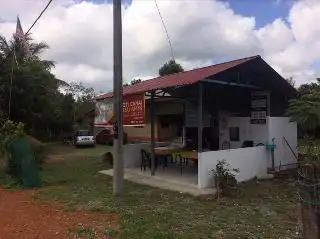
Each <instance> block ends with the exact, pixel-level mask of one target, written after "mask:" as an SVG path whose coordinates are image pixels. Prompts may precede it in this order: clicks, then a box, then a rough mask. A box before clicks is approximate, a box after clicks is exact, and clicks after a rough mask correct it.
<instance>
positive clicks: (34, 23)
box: [26, 0, 53, 34]
mask: <svg viewBox="0 0 320 239" xmlns="http://www.w3.org/2000/svg"><path fill="white" fill-rule="evenodd" d="M52 1H53V0H49V2H48V3H47V5H46V6H45V7H44V9H43V10H42V11H41V13H40V14H39V16H38V17H37V18H36V20H35V21H34V22H33V23H32V25H31V27H30V28H29V29H28V31H27V32H26V34H28V33H29V32H30V31H31V29H32V28H33V27H34V25H36V23H37V22H38V20H39V19H40V18H41V17H42V15H43V13H44V12H45V11H46V10H47V9H48V7H49V6H50V4H51V3H52Z"/></svg>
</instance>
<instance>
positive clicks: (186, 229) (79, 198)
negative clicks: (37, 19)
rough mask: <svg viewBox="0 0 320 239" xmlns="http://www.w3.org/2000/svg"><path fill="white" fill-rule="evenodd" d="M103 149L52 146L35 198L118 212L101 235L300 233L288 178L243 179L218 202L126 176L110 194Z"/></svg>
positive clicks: (132, 237)
mask: <svg viewBox="0 0 320 239" xmlns="http://www.w3.org/2000/svg"><path fill="white" fill-rule="evenodd" d="M106 150H107V149H106V148H101V147H97V148H95V149H73V148H72V147H71V146H70V147H62V148H56V149H55V150H53V152H55V153H56V155H60V156H61V155H63V157H64V160H57V161H56V162H52V163H49V164H46V165H45V166H44V171H43V177H44V178H45V180H46V181H47V183H48V184H49V185H50V186H48V187H45V188H43V189H42V190H41V191H40V198H41V199H42V200H59V201H61V202H63V203H65V205H66V208H67V209H69V210H73V209H79V208H80V209H85V210H93V211H105V212H117V213H119V214H120V231H119V232H116V231H114V229H110V228H106V229H105V232H106V235H109V234H111V235H109V236H114V235H117V236H118V238H130V239H135V238H136V239H144V238H147V239H150V238H155V239H157V238H159V239H160V238H165V239H170V238H184V239H188V238H191V239H194V238H300V237H301V234H300V226H299V224H298V222H297V221H298V219H297V215H298V213H297V206H298V204H297V199H296V189H295V188H293V186H290V185H289V184H288V183H285V182H271V181H265V182H259V183H250V184H246V185H242V186H241V193H240V194H239V195H238V196H237V197H235V198H225V199H222V200H221V201H220V202H217V200H216V199H215V198H214V197H213V196H211V195H210V196H204V197H192V196H189V195H184V194H180V193H175V192H170V191H165V190H161V189H157V188H152V187H148V186H142V185H138V184H135V183H131V182H127V181H126V182H125V193H124V196H123V197H121V198H114V197H113V195H112V178H111V177H108V176H106V175H102V174H99V173H98V171H99V170H102V169H106V168H108V167H109V166H108V165H105V164H103V163H102V161H101V159H100V157H99V155H101V153H102V152H104V151H106ZM86 232H88V233H89V232H90V230H89V229H88V230H86ZM82 233H84V232H82ZM297 233H298V234H297Z"/></svg>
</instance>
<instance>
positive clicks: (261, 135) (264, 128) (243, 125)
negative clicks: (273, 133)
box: [219, 116, 268, 149]
mask: <svg viewBox="0 0 320 239" xmlns="http://www.w3.org/2000/svg"><path fill="white" fill-rule="evenodd" d="M223 121H224V122H223ZM230 127H239V131H240V140H239V141H238V142H232V141H230V138H229V128H230ZM219 134H220V135H219V145H220V148H221V145H222V143H223V142H224V141H229V142H230V148H231V149H236V148H241V146H242V144H243V142H244V141H246V140H252V141H253V142H254V145H257V144H258V143H263V144H266V143H267V142H268V123H267V124H251V123H250V117H227V116H226V117H225V118H224V119H222V118H220V122H219Z"/></svg>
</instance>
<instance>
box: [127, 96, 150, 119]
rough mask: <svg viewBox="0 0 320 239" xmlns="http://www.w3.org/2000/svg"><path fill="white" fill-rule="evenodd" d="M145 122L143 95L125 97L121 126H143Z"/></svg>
mask: <svg viewBox="0 0 320 239" xmlns="http://www.w3.org/2000/svg"><path fill="white" fill-rule="evenodd" d="M145 120H146V117H145V101H144V94H140V95H129V96H125V97H124V99H123V125H144V124H145V123H146V122H145Z"/></svg>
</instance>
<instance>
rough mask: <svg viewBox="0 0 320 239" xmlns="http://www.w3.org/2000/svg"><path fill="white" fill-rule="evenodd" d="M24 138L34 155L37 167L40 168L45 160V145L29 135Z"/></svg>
mask: <svg viewBox="0 0 320 239" xmlns="http://www.w3.org/2000/svg"><path fill="white" fill-rule="evenodd" d="M26 137H27V140H28V144H29V147H30V150H31V151H32V153H33V154H34V157H35V159H36V162H37V164H38V166H39V167H41V165H42V164H43V163H44V161H45V158H46V145H45V144H44V143H42V142H41V141H39V140H37V139H36V138H34V137H32V136H30V135H27V136H26Z"/></svg>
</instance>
